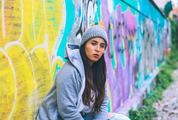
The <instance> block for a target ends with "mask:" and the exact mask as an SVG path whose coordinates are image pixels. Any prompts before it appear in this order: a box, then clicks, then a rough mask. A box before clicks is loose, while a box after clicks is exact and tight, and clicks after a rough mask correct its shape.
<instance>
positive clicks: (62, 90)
mask: <svg viewBox="0 0 178 120" xmlns="http://www.w3.org/2000/svg"><path fill="white" fill-rule="evenodd" d="M76 72H77V70H76V69H75V68H72V67H70V66H69V65H68V66H65V67H64V68H62V69H61V71H60V73H58V75H57V79H56V89H57V93H56V94H57V106H58V112H59V115H60V116H61V117H62V118H63V119H64V120H83V118H82V116H81V114H80V113H79V110H78V108H77V102H78V101H77V100H78V93H79V90H80V89H78V87H79V86H78V84H79V83H78V82H76V81H77V80H78V79H79V78H78V77H79V75H78V74H76Z"/></svg>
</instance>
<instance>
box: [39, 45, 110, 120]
mask: <svg viewBox="0 0 178 120" xmlns="http://www.w3.org/2000/svg"><path fill="white" fill-rule="evenodd" d="M76 47H78V46H76V45H71V44H68V45H67V47H66V53H67V58H68V62H66V63H65V64H64V66H63V67H62V68H61V70H60V72H58V73H57V76H56V80H55V84H54V85H53V87H52V89H51V90H50V92H49V93H48V95H47V96H46V97H45V98H44V99H43V101H42V104H41V106H40V108H39V111H38V113H37V117H36V118H37V120H105V119H106V115H107V112H108V106H107V105H108V97H107V91H106V92H105V93H106V94H105V99H104V101H103V104H102V106H101V112H100V113H97V114H96V113H93V112H92V111H91V110H92V108H91V107H88V106H85V105H84V104H83V102H82V94H83V91H84V88H85V72H84V66H83V62H82V59H81V56H80V52H79V49H78V48H79V47H78V48H77V49H76Z"/></svg>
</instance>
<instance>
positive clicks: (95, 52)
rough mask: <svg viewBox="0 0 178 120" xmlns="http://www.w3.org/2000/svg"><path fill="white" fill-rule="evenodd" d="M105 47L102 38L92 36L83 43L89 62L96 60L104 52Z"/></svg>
mask: <svg viewBox="0 0 178 120" xmlns="http://www.w3.org/2000/svg"><path fill="white" fill-rule="evenodd" d="M105 48H106V44H105V41H104V40H103V39H102V38H99V37H96V38H92V39H90V40H89V41H87V42H86V44H85V53H86V56H87V58H88V59H89V61H90V63H91V64H93V63H94V62H96V61H98V60H99V59H100V58H101V56H102V55H103V54H104V52H105Z"/></svg>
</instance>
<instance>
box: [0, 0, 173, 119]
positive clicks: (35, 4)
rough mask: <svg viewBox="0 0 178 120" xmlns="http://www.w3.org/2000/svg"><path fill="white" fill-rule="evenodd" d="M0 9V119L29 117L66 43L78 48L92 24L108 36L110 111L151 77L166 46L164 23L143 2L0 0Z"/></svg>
mask: <svg viewBox="0 0 178 120" xmlns="http://www.w3.org/2000/svg"><path fill="white" fill-rule="evenodd" d="M145 5H146V6H145ZM0 6H1V8H0V91H1V93H0V120H1V119H2V120H6V119H9V120H10V119H13V120H14V119H18V120H21V119H23V120H24V119H27V120H32V119H34V116H35V113H36V110H37V108H38V106H39V104H40V103H41V100H42V98H43V97H44V96H45V95H46V94H47V92H48V91H49V89H50V87H51V85H52V84H53V81H54V79H55V74H56V72H57V71H58V70H60V68H61V67H62V65H63V64H64V63H65V59H64V56H65V55H64V54H65V45H66V43H67V42H72V43H76V44H79V43H80V41H81V36H82V34H83V32H84V31H85V29H87V28H88V27H89V26H90V25H92V24H102V25H104V26H105V29H106V31H107V34H108V38H109V43H108V49H107V51H106V55H105V59H106V63H107V85H108V88H109V91H108V94H109V104H108V108H109V111H111V112H114V111H116V110H117V109H118V108H119V107H121V106H124V105H125V104H126V102H125V101H127V100H129V99H131V98H132V97H134V95H135V94H136V93H137V92H139V91H140V90H141V89H142V88H143V87H145V83H146V81H149V80H152V79H153V78H152V76H153V73H154V71H155V70H157V69H158V68H159V66H160V65H161V64H162V63H163V62H164V58H165V51H167V50H168V49H169V48H170V45H171V43H170V36H171V35H170V24H169V21H168V20H166V19H165V18H164V17H163V16H162V15H161V14H160V12H159V11H158V10H157V9H156V8H155V7H154V6H153V5H152V3H150V2H149V0H139V1H135V0H113V1H112V0H73V1H72V0H46V1H45V0H1V1H0ZM150 78H152V79H150Z"/></svg>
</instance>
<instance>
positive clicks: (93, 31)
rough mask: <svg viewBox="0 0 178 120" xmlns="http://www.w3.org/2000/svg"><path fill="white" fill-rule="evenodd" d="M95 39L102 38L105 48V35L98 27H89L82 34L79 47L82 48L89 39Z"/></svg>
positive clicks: (106, 41) (106, 40) (106, 38)
mask: <svg viewBox="0 0 178 120" xmlns="http://www.w3.org/2000/svg"><path fill="white" fill-rule="evenodd" d="M95 37H101V38H103V39H104V41H105V43H106V46H107V44H108V37H107V33H106V31H105V30H104V29H103V28H102V27H101V26H100V25H94V26H91V27H90V28H89V29H88V30H87V31H85V32H84V34H83V36H82V41H81V43H80V46H82V45H83V44H84V43H86V42H87V41H88V40H90V39H91V38H95Z"/></svg>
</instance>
